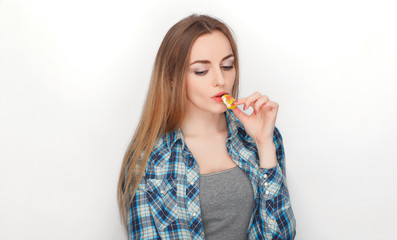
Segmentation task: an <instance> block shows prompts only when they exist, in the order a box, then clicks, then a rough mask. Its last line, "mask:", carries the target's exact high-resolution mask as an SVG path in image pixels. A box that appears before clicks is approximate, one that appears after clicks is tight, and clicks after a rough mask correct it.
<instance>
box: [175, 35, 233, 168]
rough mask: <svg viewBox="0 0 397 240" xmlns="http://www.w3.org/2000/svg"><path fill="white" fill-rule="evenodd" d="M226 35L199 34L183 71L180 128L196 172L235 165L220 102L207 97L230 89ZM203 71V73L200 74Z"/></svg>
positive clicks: (230, 74)
mask: <svg viewBox="0 0 397 240" xmlns="http://www.w3.org/2000/svg"><path fill="white" fill-rule="evenodd" d="M231 53H232V48H231V46H230V43H229V41H228V39H227V38H226V37H225V36H224V35H223V34H222V33H220V32H219V31H215V32H213V33H211V34H205V35H202V36H200V37H199V38H198V39H197V40H196V41H195V43H194V44H193V46H192V50H191V55H190V56H191V57H190V59H189V62H190V63H193V62H195V61H197V60H208V62H209V63H195V64H191V65H190V66H189V68H188V72H187V73H186V78H187V79H186V82H187V83H186V84H187V107H186V112H185V118H184V122H183V124H182V127H181V129H182V132H183V134H184V137H185V142H186V144H187V146H188V148H189V150H190V151H191V152H192V154H193V156H194V158H195V160H196V161H197V163H198V165H199V169H200V174H209V173H214V172H219V171H223V170H226V169H230V168H233V167H235V166H236V164H235V163H234V162H233V160H232V159H231V157H230V156H229V154H228V152H227V149H226V137H227V132H228V131H227V122H226V117H225V114H224V112H225V111H226V110H227V108H226V106H225V105H224V104H223V103H222V102H216V101H214V100H213V99H211V98H212V97H213V96H214V95H216V94H217V93H219V92H221V91H225V92H231V90H232V87H233V84H234V80H235V76H236V72H235V68H231V69H228V68H225V67H227V66H233V61H234V57H229V58H227V59H224V58H225V57H226V56H228V55H230V54H231ZM204 72H205V74H203V73H204Z"/></svg>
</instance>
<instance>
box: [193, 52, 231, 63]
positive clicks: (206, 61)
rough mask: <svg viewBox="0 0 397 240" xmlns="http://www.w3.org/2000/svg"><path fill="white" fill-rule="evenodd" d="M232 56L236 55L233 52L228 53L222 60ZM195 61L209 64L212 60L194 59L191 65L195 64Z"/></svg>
mask: <svg viewBox="0 0 397 240" xmlns="http://www.w3.org/2000/svg"><path fill="white" fill-rule="evenodd" d="M230 57H234V55H233V53H231V54H229V55H227V56H226V57H224V58H222V61H223V60H225V59H228V58H230ZM195 63H204V64H209V63H211V61H209V60H197V61H194V62H192V63H191V64H189V66H190V65H192V64H195Z"/></svg>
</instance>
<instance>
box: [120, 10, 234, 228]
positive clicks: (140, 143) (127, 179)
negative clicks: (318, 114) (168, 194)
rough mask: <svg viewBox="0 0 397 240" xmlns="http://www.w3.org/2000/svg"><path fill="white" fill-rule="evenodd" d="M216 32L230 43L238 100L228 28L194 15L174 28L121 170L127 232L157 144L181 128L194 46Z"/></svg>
mask: <svg viewBox="0 0 397 240" xmlns="http://www.w3.org/2000/svg"><path fill="white" fill-rule="evenodd" d="M214 30H218V31H221V32H222V33H223V34H224V35H225V36H226V37H227V38H228V39H229V42H230V45H231V48H232V51H233V54H234V65H235V68H236V79H235V82H234V85H233V89H232V92H231V94H232V96H233V97H234V98H236V99H237V97H238V96H237V95H238V86H239V67H238V52H237V46H236V42H235V40H234V38H233V36H232V33H231V30H230V29H229V27H228V26H227V25H226V24H225V23H223V22H222V21H221V20H219V19H216V18H214V17H210V16H208V15H197V14H192V15H190V16H188V17H186V18H184V19H182V20H180V21H179V22H177V23H176V24H175V25H174V26H172V27H171V29H170V30H169V31H168V32H167V34H166V35H165V37H164V39H163V41H162V43H161V45H160V48H159V50H158V52H157V55H156V60H155V62H154V68H153V71H152V75H151V79H150V85H149V90H148V93H147V96H146V100H145V105H144V108H143V110H142V114H141V118H140V121H139V124H138V126H137V128H136V130H135V133H134V135H133V138H132V140H131V142H130V144H129V146H128V148H127V151H126V152H125V155H124V159H123V164H122V167H121V172H120V177H119V182H118V187H117V200H118V206H119V211H120V216H121V219H122V221H123V227H124V228H125V227H126V226H127V218H126V217H127V210H128V208H129V206H130V204H131V202H132V200H133V198H134V195H135V192H136V190H137V188H138V185H139V182H140V181H141V179H142V176H143V174H144V173H145V170H146V165H147V163H148V159H149V156H150V154H151V150H152V148H153V146H154V144H155V143H156V141H157V140H158V138H160V137H161V136H162V135H163V134H166V133H169V132H170V131H173V130H175V129H177V128H179V127H180V126H181V123H182V121H183V117H184V110H185V102H186V81H185V73H186V70H187V66H188V59H189V56H190V55H189V54H190V50H191V48H192V45H193V43H194V41H195V40H196V39H197V38H198V37H199V36H201V35H203V34H207V33H211V32H213V31H214ZM171 81H172V82H173V84H171Z"/></svg>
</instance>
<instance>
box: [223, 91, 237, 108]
mask: <svg viewBox="0 0 397 240" xmlns="http://www.w3.org/2000/svg"><path fill="white" fill-rule="evenodd" d="M222 100H223V103H224V104H225V105H226V107H227V108H229V109H234V108H235V107H236V105H235V104H234V103H233V102H234V101H236V100H235V99H234V98H233V97H232V96H230V95H228V94H225V95H223V96H222Z"/></svg>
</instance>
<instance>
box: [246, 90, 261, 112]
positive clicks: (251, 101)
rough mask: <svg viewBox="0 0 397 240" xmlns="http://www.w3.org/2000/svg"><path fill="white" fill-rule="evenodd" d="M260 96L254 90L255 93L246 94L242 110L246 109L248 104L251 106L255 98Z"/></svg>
mask: <svg viewBox="0 0 397 240" xmlns="http://www.w3.org/2000/svg"><path fill="white" fill-rule="evenodd" d="M261 96H262V95H261V94H260V93H259V92H255V93H253V94H251V95H250V96H248V97H247V98H246V100H245V103H244V110H247V109H248V108H249V107H250V106H252V107H253V106H254V103H255V102H256V100H257V99H258V98H260V97H261Z"/></svg>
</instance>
